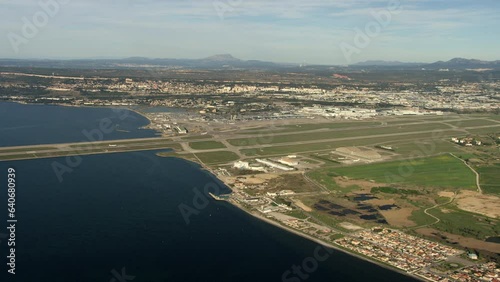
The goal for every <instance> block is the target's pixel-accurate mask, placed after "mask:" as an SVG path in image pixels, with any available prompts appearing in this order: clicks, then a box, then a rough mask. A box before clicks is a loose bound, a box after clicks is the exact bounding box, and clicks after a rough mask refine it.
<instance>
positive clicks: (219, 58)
mask: <svg viewBox="0 0 500 282" xmlns="http://www.w3.org/2000/svg"><path fill="white" fill-rule="evenodd" d="M204 60H207V61H216V62H224V61H241V60H240V59H237V58H235V57H233V55H231V54H217V55H213V56H210V57H208V58H205V59H204Z"/></svg>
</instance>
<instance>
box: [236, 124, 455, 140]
mask: <svg viewBox="0 0 500 282" xmlns="http://www.w3.org/2000/svg"><path fill="white" fill-rule="evenodd" d="M446 129H450V126H448V125H445V124H440V123H431V124H417V125H399V126H392V127H377V128H368V129H363V130H359V129H348V130H338V131H324V132H310V133H304V134H286V135H272V134H270V135H268V136H261V137H252V138H239V139H230V140H228V142H229V143H230V144H231V145H234V146H253V145H265V144H279V143H288V142H303V141H316V140H321V139H335V138H349V137H364V136H368V137H369V136H370V135H381V134H399V133H407V132H417V131H431V130H446ZM386 138H387V137H386Z"/></svg>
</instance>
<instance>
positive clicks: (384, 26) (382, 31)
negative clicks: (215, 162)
mask: <svg viewBox="0 0 500 282" xmlns="http://www.w3.org/2000/svg"><path fill="white" fill-rule="evenodd" d="M0 2H1V3H2V7H3V10H4V11H5V15H4V17H2V19H0V23H1V26H0V31H1V33H2V34H3V36H4V40H2V41H0V58H10V59H95V58H111V59H119V58H128V57H147V58H178V59H181V58H183V59H200V58H205V57H209V56H212V55H215V54H232V55H233V56H234V57H236V58H239V59H242V60H261V61H271V62H277V63H305V64H323V65H325V64H326V65H345V64H354V63H357V62H363V61H369V60H384V61H400V62H422V63H432V62H435V61H448V60H450V59H452V58H456V57H461V58H467V59H479V60H487V61H493V60H498V59H500V58H498V51H497V50H498V47H499V46H500V37H499V36H498V31H497V30H496V28H497V26H498V25H499V23H500V13H498V12H499V11H500V3H499V2H498V1H493V0H483V1H476V2H469V1H464V0H458V1H453V2H451V1H444V0H437V1H436V0H435V1H427V0H406V1H390V0H383V1H382V0H375V1H368V0H353V1H349V2H345V1H336V0H334V1H324V0H311V1H307V2H306V1H299V0H291V1H286V2H285V1H283V2H268V1H263V0H231V1H230V0H214V1H203V2H197V1H194V0H188V1H169V2H167V3H165V2H164V1H158V0H138V1H115V0H114V1H109V2H97V1H95V0H89V1H79V0H64V1H63V0H41V1H40V2H39V1H34V0H33V1H32V0H20V1H13V0H4V1H0ZM63 2H64V3H63ZM40 3H45V4H40Z"/></svg>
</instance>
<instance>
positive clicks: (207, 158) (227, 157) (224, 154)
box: [195, 151, 239, 164]
mask: <svg viewBox="0 0 500 282" xmlns="http://www.w3.org/2000/svg"><path fill="white" fill-rule="evenodd" d="M195 155H196V156H197V157H198V158H200V160H201V161H202V162H204V163H205V164H220V163H228V162H233V161H236V160H238V159H239V157H238V155H236V154H235V153H233V152H230V151H218V152H207V153H196V154H195Z"/></svg>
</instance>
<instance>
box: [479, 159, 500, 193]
mask: <svg viewBox="0 0 500 282" xmlns="http://www.w3.org/2000/svg"><path fill="white" fill-rule="evenodd" d="M475 169H476V171H477V172H478V173H479V181H480V185H481V189H483V191H484V192H485V193H489V194H500V164H496V165H493V166H483V167H478V168H475Z"/></svg>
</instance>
